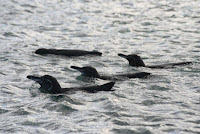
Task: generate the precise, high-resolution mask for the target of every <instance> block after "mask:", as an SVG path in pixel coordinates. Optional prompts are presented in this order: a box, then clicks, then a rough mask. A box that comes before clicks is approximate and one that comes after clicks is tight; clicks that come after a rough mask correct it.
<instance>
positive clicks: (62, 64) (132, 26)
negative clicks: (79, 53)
mask: <svg viewBox="0 0 200 134" xmlns="http://www.w3.org/2000/svg"><path fill="white" fill-rule="evenodd" d="M0 29H1V30H0V45H1V49H0V66H1V67H0V77H1V79H0V94H1V97H0V133H20V134H21V133H42V134H44V133H85V134H88V133H101V134H105V133H116V134H119V133H121V134H129V133H130V134H131V133H137V134H153V133H157V134H158V133H159V134H161V133H162V134H164V133H167V134H168V133H170V134H183V133H185V134H188V133H200V83H199V79H200V1H199V0H191V1H187V0H113V1H112V0H74V1H72V0H8V1H7V0H0ZM41 47H44V48H65V49H67V48H70V49H84V50H98V51H101V52H102V53H103V56H102V57H88V56H86V57H78V58H64V57H56V56H49V57H43V56H38V55H36V54H34V53H33V52H34V51H35V50H36V49H38V48H41ZM119 52H123V53H127V54H130V53H137V54H139V55H140V56H141V57H142V58H143V59H144V61H145V63H146V64H148V65H153V64H160V63H168V62H178V61H193V62H194V64H192V65H189V66H184V67H178V68H174V69H147V68H133V67H130V66H129V65H128V62H127V61H126V60H124V59H122V58H120V57H118V56H117V53H119ZM71 65H76V66H84V65H91V66H94V67H96V68H97V70H98V71H99V72H100V73H101V74H116V73H122V72H137V71H146V72H151V73H152V74H153V75H152V76H151V77H150V78H148V79H131V80H126V81H119V82H117V83H116V84H115V86H114V89H115V90H116V91H115V92H99V93H96V94H88V93H84V92H76V93H73V94H68V95H59V96H55V95H49V94H43V93H40V92H38V90H37V88H38V85H37V84H36V83H34V82H32V81H30V80H28V79H27V78H26V76H27V75H32V74H34V75H44V74H49V75H52V76H54V77H56V78H57V79H58V81H59V82H60V84H61V86H62V87H72V86H83V85H92V84H94V83H93V82H91V83H86V82H84V81H81V80H80V79H79V77H77V76H79V75H80V73H79V72H77V71H74V70H72V69H70V66H71ZM105 82H106V81H101V80H97V81H96V82H95V84H102V83H105Z"/></svg>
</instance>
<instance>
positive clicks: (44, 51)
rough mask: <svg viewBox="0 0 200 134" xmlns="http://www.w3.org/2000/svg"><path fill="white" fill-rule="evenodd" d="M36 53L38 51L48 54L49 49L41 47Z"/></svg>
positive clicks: (38, 52) (41, 53)
mask: <svg viewBox="0 0 200 134" xmlns="http://www.w3.org/2000/svg"><path fill="white" fill-rule="evenodd" d="M35 53H36V54H40V55H43V54H47V53H48V50H47V49H45V48H40V49H38V50H36V51H35Z"/></svg>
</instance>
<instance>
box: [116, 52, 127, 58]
mask: <svg viewBox="0 0 200 134" xmlns="http://www.w3.org/2000/svg"><path fill="white" fill-rule="evenodd" d="M118 56H120V57H122V58H125V59H127V55H125V54H122V53H119V54H118Z"/></svg>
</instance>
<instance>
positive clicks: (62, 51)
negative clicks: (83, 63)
mask: <svg viewBox="0 0 200 134" xmlns="http://www.w3.org/2000/svg"><path fill="white" fill-rule="evenodd" d="M35 53H36V54H39V55H47V54H53V55H62V56H69V57H70V56H84V55H94V56H101V55H102V53H101V52H98V51H84V50H67V49H45V48H40V49H38V50H36V51H35Z"/></svg>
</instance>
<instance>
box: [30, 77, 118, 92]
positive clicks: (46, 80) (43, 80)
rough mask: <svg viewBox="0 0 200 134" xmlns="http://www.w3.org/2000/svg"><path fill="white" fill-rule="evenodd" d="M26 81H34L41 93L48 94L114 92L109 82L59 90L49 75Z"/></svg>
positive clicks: (111, 83) (56, 83)
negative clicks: (38, 85)
mask: <svg viewBox="0 0 200 134" xmlns="http://www.w3.org/2000/svg"><path fill="white" fill-rule="evenodd" d="M27 78H28V79H31V80H33V81H36V82H37V83H39V84H40V86H41V87H40V88H39V90H40V91H41V92H43V93H49V94H61V93H67V92H69V91H86V92H88V93H96V92H98V91H114V90H111V88H112V87H113V86H114V84H115V83H114V82H109V83H106V84H103V85H94V86H87V87H72V88H61V86H60V84H59V83H58V81H57V80H56V78H54V77H53V76H50V75H44V76H42V77H36V76H32V75H29V76H27Z"/></svg>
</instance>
